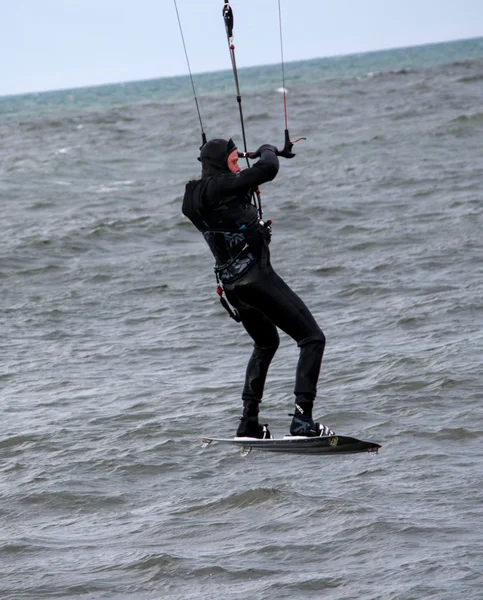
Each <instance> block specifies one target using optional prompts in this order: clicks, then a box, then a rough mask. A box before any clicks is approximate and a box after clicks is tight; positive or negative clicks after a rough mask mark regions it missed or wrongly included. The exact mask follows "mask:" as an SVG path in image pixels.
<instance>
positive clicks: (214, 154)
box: [199, 139, 236, 177]
mask: <svg viewBox="0 0 483 600" xmlns="http://www.w3.org/2000/svg"><path fill="white" fill-rule="evenodd" d="M233 150H236V146H235V144H234V142H233V140H232V139H229V140H210V141H209V142H207V143H206V144H205V145H204V146H203V147H202V148H201V154H200V158H199V160H200V161H201V176H202V177H210V176H211V175H216V174H217V173H227V172H229V171H230V169H229V168H228V164H227V162H226V160H227V158H228V156H229V155H230V154H231V153H232V152H233Z"/></svg>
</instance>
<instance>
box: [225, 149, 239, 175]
mask: <svg viewBox="0 0 483 600" xmlns="http://www.w3.org/2000/svg"><path fill="white" fill-rule="evenodd" d="M226 162H227V165H228V168H229V169H230V171H231V172H232V173H238V172H239V171H241V169H240V167H239V166H238V150H233V152H230V154H229V155H228V158H227V159H226Z"/></svg>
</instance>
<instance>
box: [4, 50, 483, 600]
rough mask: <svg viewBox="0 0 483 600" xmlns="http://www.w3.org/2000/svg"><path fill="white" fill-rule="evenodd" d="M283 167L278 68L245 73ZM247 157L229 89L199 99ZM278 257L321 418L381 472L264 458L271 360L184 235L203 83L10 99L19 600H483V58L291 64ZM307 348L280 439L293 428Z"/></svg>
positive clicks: (213, 85)
mask: <svg viewBox="0 0 483 600" xmlns="http://www.w3.org/2000/svg"><path fill="white" fill-rule="evenodd" d="M240 84H241V88H242V94H243V107H244V111H245V116H246V127H247V134H248V145H249V149H251V150H254V149H256V148H257V147H258V146H259V145H260V144H262V143H266V142H268V143H272V144H276V145H279V146H281V145H282V144H283V129H284V123H283V106H282V96H281V94H280V91H277V90H278V89H279V88H280V87H281V81H280V67H279V66H272V67H259V68H251V69H245V70H243V71H242V72H241V73H240ZM195 85H196V87H197V90H198V94H199V101H200V109H201V114H202V119H203V123H204V126H205V129H206V132H207V134H208V137H229V136H231V137H233V138H234V139H235V141H236V142H237V143H238V144H241V136H240V126H239V120H238V107H237V103H236V99H235V89H234V84H233V78H232V74H231V72H222V73H211V74H205V75H197V76H196V77H195ZM286 85H287V88H288V90H289V93H288V102H289V106H288V110H289V125H290V132H291V134H292V137H293V138H296V137H299V136H305V137H306V138H307V140H306V141H303V142H300V143H299V144H298V145H297V146H296V151H297V156H296V157H295V158H294V159H293V160H291V161H287V160H284V161H283V162H282V164H281V169H280V172H279V175H278V177H277V178H276V180H275V181H274V182H273V183H270V184H266V185H265V186H263V187H262V198H263V206H264V212H265V217H266V218H270V219H272V220H273V239H272V246H271V247H272V261H273V265H274V267H275V269H276V270H277V272H278V273H279V274H280V275H281V276H282V277H284V278H285V279H286V281H287V282H288V283H289V284H290V285H291V287H292V288H293V289H294V290H295V291H296V292H297V293H298V294H299V295H300V296H301V297H302V298H303V299H304V301H305V302H306V304H307V305H308V306H309V307H310V309H311V310H312V312H313V313H314V315H315V316H316V318H317V320H318V322H319V323H320V325H321V327H322V329H323V330H324V332H325V334H326V336H327V348H326V354H325V357H324V363H323V369H322V373H321V378H320V381H319V394H318V399H317V410H316V414H317V416H318V417H320V418H321V419H322V420H323V422H324V423H326V424H328V425H329V426H330V427H332V428H333V429H335V431H336V432H338V433H340V434H346V435H354V436H356V437H360V438H363V439H370V440H375V441H378V442H380V443H381V444H382V445H383V447H382V449H381V451H380V453H379V455H378V456H376V457H372V456H370V455H369V454H359V455H353V456H343V457H332V458H320V457H316V456H314V457H310V456H309V457H303V456H289V455H265V454H258V453H255V452H252V453H251V454H250V455H249V456H248V457H246V458H243V457H241V456H240V455H239V453H238V451H237V450H236V449H234V448H230V447H221V446H220V447H215V446H210V447H209V448H207V449H204V450H203V449H201V447H200V444H199V442H200V439H201V437H202V436H204V435H209V434H216V435H219V436H223V437H227V436H231V435H233V434H234V431H235V429H236V426H237V423H238V421H237V419H238V416H239V414H240V408H241V401H240V394H241V388H242V385H243V379H244V372H245V366H246V362H247V360H248V357H249V355H250V352H251V343H250V339H249V338H248V336H247V335H246V334H245V332H244V331H243V329H242V328H241V327H240V326H239V325H237V324H236V323H235V322H234V321H232V320H230V319H229V317H228V316H227V314H226V313H225V311H224V310H223V308H222V307H221V305H220V303H219V302H218V298H217V296H216V293H215V287H216V286H215V280H214V276H213V261H212V257H211V254H210V252H209V249H208V247H207V246H206V244H205V242H204V241H203V239H202V238H201V236H200V235H199V233H198V232H197V231H196V230H195V229H194V228H193V226H192V225H191V224H190V223H189V222H188V221H187V220H186V219H185V218H184V217H183V216H182V214H181V209H180V208H181V199H182V195H183V191H184V184H185V183H186V182H187V181H188V180H189V179H192V178H195V177H197V176H198V174H199V163H198V161H197V160H196V158H197V156H198V147H199V145H200V143H201V135H200V128H199V122H198V117H197V114H196V110H195V105H194V101H193V97H192V95H191V87H190V82H189V80H188V79H187V78H186V77H181V78H172V79H159V80H155V81H146V82H137V83H126V84H119V85H109V86H103V87H96V88H88V89H80V90H68V91H62V92H49V93H44V94H32V95H26V96H14V97H5V98H0V140H1V146H0V199H1V207H2V226H1V229H0V398H1V402H0V598H2V600H3V599H4V600H7V599H9V600H40V599H49V600H50V599H54V598H55V599H64V598H65V599H67V598H78V599H79V600H128V599H129V600H134V599H136V600H158V599H163V600H195V599H196V600H199V599H203V600H227V599H230V600H241V599H246V598H251V599H253V600H279V599H291V600H293V599H300V600H302V599H306V598H325V599H328V600H329V599H330V600H356V599H357V600H426V599H434V600H454V599H455V598H461V599H464V600H481V598H482V597H483V592H482V589H483V529H482V522H483V521H482V517H483V498H482V475H483V406H482V404H483V403H482V400H483V376H482V370H483V364H482V356H483V241H482V239H483V191H482V190H483V158H482V148H483V104H482V101H483V39H476V40H467V41H461V42H454V43H448V44H438V45H431V46H423V47H418V48H410V49H402V50H393V51H385V52H378V53H371V54H364V55H357V56H347V57H338V58H332V59H323V60H313V61H307V62H301V63H291V64H287V65H286ZM297 353H298V350H297V348H296V346H295V344H294V343H293V342H292V340H291V339H289V338H287V337H286V336H282V343H281V347H280V350H279V352H278V354H277V355H276V357H275V360H274V363H273V366H272V368H271V371H270V373H269V378H268V382H267V389H266V396H265V398H264V402H263V405H262V407H263V416H264V417H265V419H266V421H267V422H268V423H269V424H270V426H271V429H272V431H273V432H274V433H276V434H277V435H282V434H284V433H287V432H288V426H289V423H290V418H289V417H288V416H287V413H289V412H291V410H292V401H293V395H292V392H293V384H294V374H295V366H296V361H297Z"/></svg>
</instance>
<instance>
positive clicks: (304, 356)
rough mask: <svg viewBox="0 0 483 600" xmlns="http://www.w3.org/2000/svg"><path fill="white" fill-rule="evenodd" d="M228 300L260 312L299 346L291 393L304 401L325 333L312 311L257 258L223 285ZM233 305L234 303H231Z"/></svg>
mask: <svg viewBox="0 0 483 600" xmlns="http://www.w3.org/2000/svg"><path fill="white" fill-rule="evenodd" d="M225 290H226V291H227V296H228V298H229V300H230V302H232V303H234V304H235V302H238V303H240V304H243V305H245V306H248V307H251V308H252V309H255V310H256V311H258V312H259V313H262V315H264V316H265V317H266V318H268V319H269V321H270V322H272V323H273V324H274V325H276V326H277V327H279V328H280V329H281V330H282V331H284V332H285V333H286V334H287V335H289V336H290V337H291V338H292V339H293V340H295V341H296V342H297V344H298V346H299V347H300V355H299V361H298V364H297V372H296V379H295V390H294V391H295V394H296V395H297V396H303V397H305V398H306V399H307V401H310V400H313V398H314V397H315V395H316V393H317V381H318V378H319V373H320V366H321V363H322V356H323V353H324V348H325V336H324V334H323V332H322V330H321V329H320V327H319V326H318V325H317V322H316V321H315V319H314V317H313V315H312V313H311V312H310V310H309V309H308V308H307V306H306V305H305V304H304V302H303V301H302V300H301V299H300V298H299V296H297V294H296V293H295V292H294V291H293V290H292V289H291V288H290V287H289V286H288V285H287V284H286V283H285V282H284V281H283V279H282V278H281V277H280V276H279V275H277V273H276V272H275V271H274V270H273V268H272V267H271V265H270V264H268V263H267V262H263V261H259V262H258V263H256V264H255V265H253V267H252V268H251V269H250V270H249V271H248V272H247V273H246V274H245V275H244V276H243V277H242V278H240V279H239V280H237V281H236V282H235V283H234V284H232V285H230V286H229V290H228V289H227V287H226V286H225ZM235 305H236V304H235Z"/></svg>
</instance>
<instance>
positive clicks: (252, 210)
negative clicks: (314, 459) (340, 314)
mask: <svg viewBox="0 0 483 600" xmlns="http://www.w3.org/2000/svg"><path fill="white" fill-rule="evenodd" d="M278 154H279V153H278V150H277V148H276V147H275V146H271V145H269V144H265V145H263V146H261V147H260V148H259V149H258V150H257V151H256V152H255V153H253V154H252V155H251V158H257V157H260V160H259V161H258V162H257V163H255V164H254V165H253V166H252V167H250V168H247V169H244V170H243V171H241V170H240V167H239V166H238V151H237V148H236V146H235V144H234V143H233V141H232V140H228V141H227V140H222V139H214V140H210V141H209V142H208V143H207V144H205V145H204V146H203V147H202V149H201V155H200V160H201V165H202V174H201V179H199V180H196V181H190V182H189V183H188V184H187V185H186V191H185V195H184V199H183V214H184V215H186V216H187V217H188V218H189V219H190V220H191V221H192V222H193V224H194V225H195V226H196V227H197V229H199V231H201V233H202V234H203V237H204V238H205V240H206V241H207V243H208V245H209V247H210V249H211V251H212V253H213V255H214V257H215V259H216V267H215V271H216V273H217V275H218V277H219V279H220V280H221V282H222V284H223V289H224V292H225V294H226V297H227V298H228V300H229V302H230V303H231V304H232V306H234V307H235V308H236V310H237V311H238V314H239V317H240V320H241V322H242V324H243V326H244V327H245V329H246V331H247V332H248V333H249V335H250V336H251V337H252V338H253V341H254V350H253V353H252V355H251V357H250V360H249V362H248V367H247V371H246V378H245V386H244V388H243V393H242V401H243V415H242V417H241V419H240V425H239V427H238V430H237V432H236V435H237V436H241V437H244V436H247V437H255V438H266V437H271V435H270V432H269V430H268V427H267V426H266V425H261V424H260V423H259V419H258V414H259V406H260V402H261V401H262V396H263V388H264V385H265V379H266V376H267V372H268V368H269V366H270V362H271V360H272V358H273V356H274V354H275V352H276V350H277V348H278V345H279V336H278V331H277V327H278V328H280V329H281V330H282V331H284V332H285V333H286V334H288V335H289V336H290V337H291V338H292V339H294V340H295V341H296V342H297V344H298V346H299V348H300V357H299V361H298V365H297V372H296V378H295V411H294V415H293V419H292V423H291V425H290V433H291V434H292V435H302V436H320V435H331V434H333V432H332V431H331V430H330V429H329V428H328V427H326V426H325V425H322V424H321V423H314V420H313V418H312V407H313V404H314V399H315V395H316V392H317V380H318V377H319V372H320V365H321V362H322V355H323V353H324V347H325V336H324V334H323V333H322V331H321V329H320V328H319V326H318V325H317V323H316V321H315V319H314V317H313V316H312V314H311V313H310V311H309V309H308V308H307V307H306V306H305V304H304V303H303V302H302V300H301V299H300V298H299V297H298V296H297V294H295V292H293V291H292V290H291V289H290V288H289V286H288V285H287V284H286V283H285V282H284V281H283V279H281V277H279V276H278V275H277V273H275V271H274V270H273V268H272V266H271V264H270V252H269V248H268V244H269V241H270V229H269V227H267V225H266V224H264V223H263V222H261V221H260V220H259V217H258V213H257V209H256V207H255V206H254V204H252V202H251V196H252V193H253V190H254V189H256V188H257V187H258V186H259V185H261V184H262V183H266V182H268V181H272V180H273V179H274V178H275V176H276V175H277V173H278V169H279V162H278Z"/></svg>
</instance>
